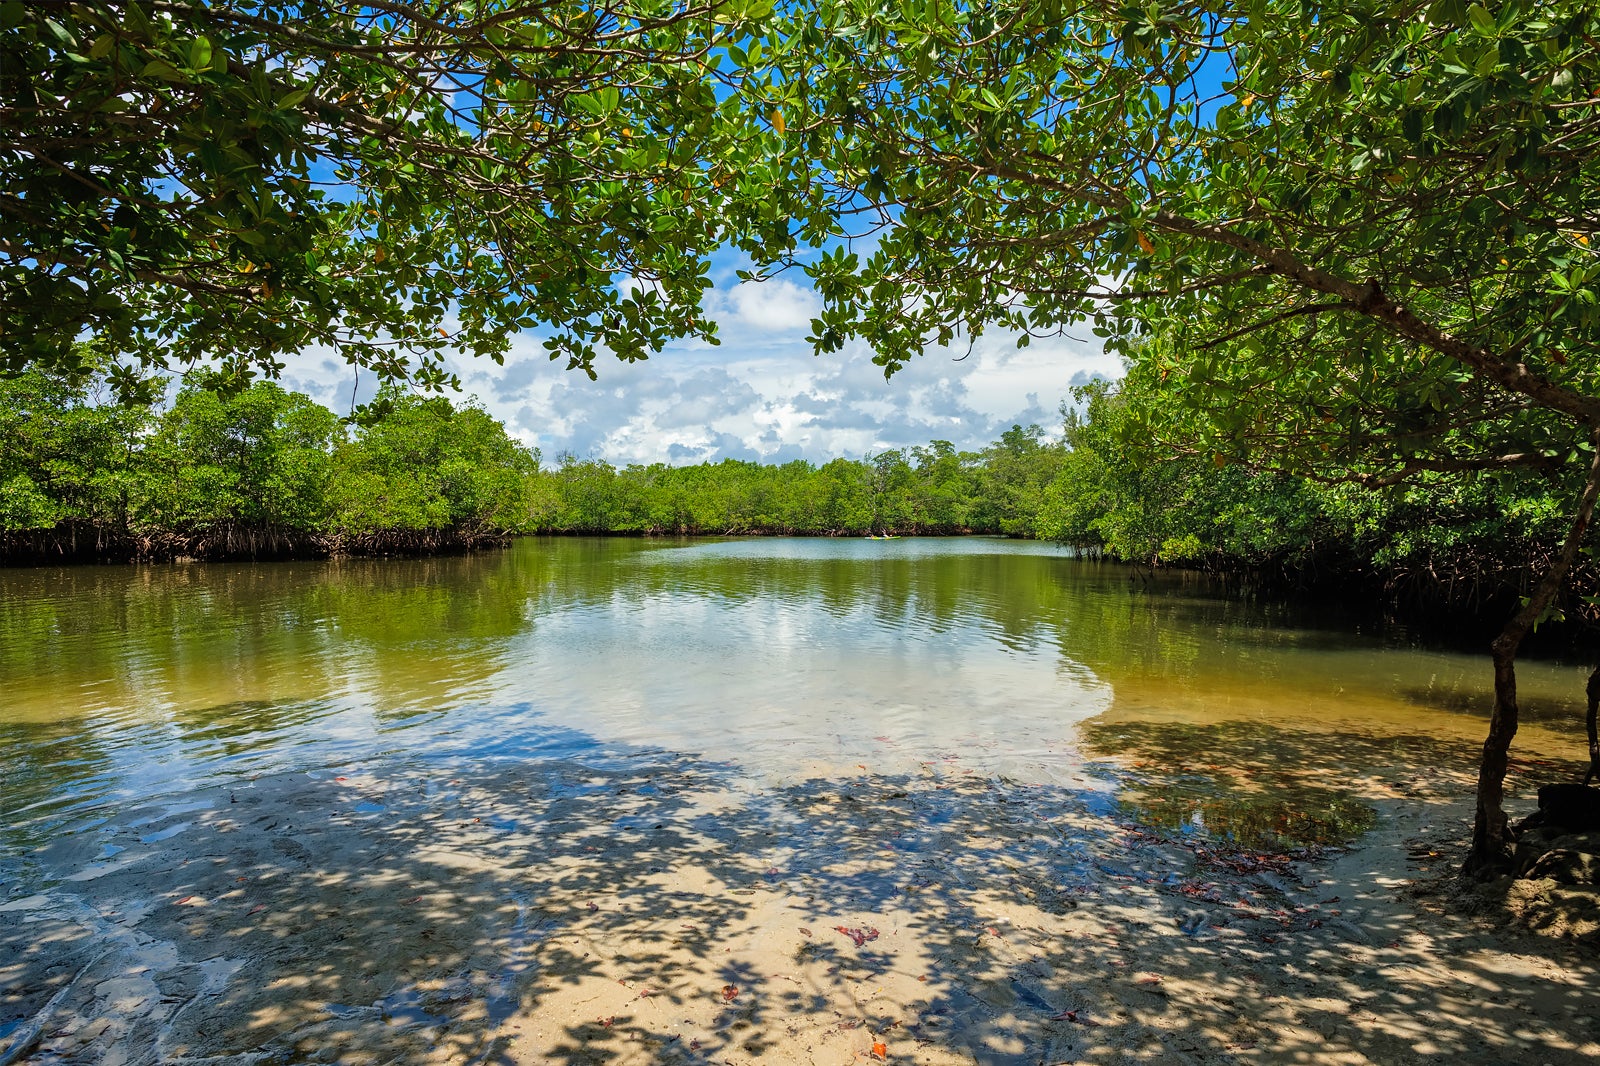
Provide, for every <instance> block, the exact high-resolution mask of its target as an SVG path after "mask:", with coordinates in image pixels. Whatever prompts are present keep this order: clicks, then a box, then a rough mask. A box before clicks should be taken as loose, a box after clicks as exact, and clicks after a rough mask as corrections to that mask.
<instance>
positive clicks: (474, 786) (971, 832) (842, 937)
mask: <svg viewBox="0 0 1600 1066" xmlns="http://www.w3.org/2000/svg"><path fill="white" fill-rule="evenodd" d="M1458 777H1459V775H1456V776H1445V775H1435V776H1432V777H1429V778H1427V779H1426V780H1424V779H1423V778H1422V777H1421V775H1418V776H1417V777H1416V778H1415V779H1413V780H1407V781H1398V782H1395V783H1394V788H1393V789H1392V791H1391V793H1390V794H1386V795H1372V796H1370V797H1367V798H1368V799H1369V801H1370V802H1373V803H1374V805H1375V806H1376V807H1377V809H1378V811H1379V820H1378V825H1377V827H1376V828H1375V829H1374V830H1372V831H1371V832H1369V833H1368V834H1367V835H1366V836H1364V837H1363V838H1362V839H1361V840H1360V841H1358V842H1357V843H1356V844H1355V845H1354V846H1352V847H1350V848H1347V849H1336V850H1330V851H1328V852H1326V853H1325V854H1323V855H1322V857H1321V858H1317V859H1300V860H1293V859H1289V858H1283V857H1277V856H1270V855H1268V856H1260V855H1257V856H1253V857H1252V856H1249V855H1241V854H1239V853H1236V852H1232V851H1230V850H1229V849H1218V848H1215V847H1214V846H1212V845H1208V844H1206V843H1205V842H1204V841H1197V840H1194V839H1190V840H1175V839H1173V838H1172V837H1170V836H1163V835H1160V834H1157V833H1154V832H1150V831H1146V830H1141V829H1138V828H1136V827H1132V826H1129V825H1128V824H1126V823H1125V822H1122V821H1120V820H1119V819H1118V818H1116V817H1114V816H1113V815H1112V814H1110V813H1108V812H1106V811H1104V810H1097V809H1094V808H1093V807H1092V805H1087V804H1086V802H1085V797H1084V796H1083V794H1081V793H1075V792H1072V791H1071V790H1066V789H1059V788H1053V787H1050V786H1028V785H1019V784H1014V783H1011V782H1008V781H1006V780H1003V779H999V778H993V777H985V776H983V775H980V774H976V773H973V772H971V771H967V770H963V769H962V768H960V767H959V766H957V765H953V764H944V763H938V764H924V765H923V766H922V767H921V769H920V770H919V771H917V772H914V773H905V774H895V775H890V774H873V773H868V772H864V771H857V770H854V769H842V768H841V769H839V770H837V771H836V772H834V773H832V774H828V775H819V776H813V777H806V778H803V779H794V780H790V781H786V782H781V783H776V784H773V785H771V786H767V787H760V788H752V787H750V782H748V781H747V780H741V779H739V777H738V775H736V774H734V773H732V772H730V771H729V770H728V769H727V768H726V767H722V766H719V765H718V764H706V763H703V762H699V761H697V760H695V759H692V758H688V757H684V756H676V755H671V754H665V753H654V754H650V755H646V756H638V757H634V758H631V759H627V760H623V761H621V762H609V763H606V764H601V765H597V764H591V763H589V762H586V761H584V760H571V759H569V760H558V761H549V762H541V763H530V764H526V765H520V766H516V767H501V768H496V769H491V770H483V771H478V772H469V771H466V770H463V769H461V768H459V767H458V768H453V769H451V768H437V769H431V770H424V771H419V770H418V769H417V768H415V767H400V766H396V765H393V764H390V763H382V762H377V763H373V764H370V765H367V766H365V767H352V768H348V769H345V770H342V771H337V772H332V771H330V772H328V773H320V774H314V775H307V774H299V773H279V774H275V775H271V776H264V777H261V778H259V779H257V780H254V781H248V780H241V781H235V782H232V783H224V784H211V785H207V786H204V787H202V788H200V789H197V790H195V791H193V792H191V793H189V794H187V795H185V796H181V797H171V798H169V799H168V800H167V801H163V802H156V803H150V804H145V805H142V806H134V807H132V808H131V809H127V810H123V811H119V812H118V814H117V816H116V819H115V821H108V822H102V823H99V824H96V823H94V822H93V820H90V821H88V822H86V823H85V824H83V825H81V826H79V827H78V828H77V831H75V832H68V833H64V834H61V835H60V836H59V838H58V839H56V840H55V841H54V842H52V843H51V844H49V845H47V846H45V847H42V848H40V849H38V850H37V851H35V852H33V853H31V854H30V855H28V856H27V857H26V861H25V864H24V865H25V867H26V869H25V870H24V871H22V873H21V874H20V877H24V878H26V879H27V883H24V882H23V881H21V880H19V877H16V876H12V877H8V883H6V884H5V885H3V886H0V958H10V959H12V960H14V961H12V962H11V963H9V964H0V1061H6V1060H7V1059H8V1058H9V1059H15V1060H16V1061H20V1062H39V1063H44V1062H50V1063H84V1064H88V1063H94V1064H112V1063H117V1062H122V1061H149V1060H150V1059H151V1058H152V1057H153V1058H154V1059H155V1060H157V1061H164V1062H196V1063H198V1062H200V1061H208V1062H226V1063H238V1064H241V1066H242V1064H244V1063H256V1062H274V1061H335V1060H337V1061H339V1062H349V1063H362V1062H402V1063H436V1062H437V1063H445V1062H449V1063H464V1062H489V1061H493V1062H505V1063H536V1062H537V1063H548V1062H559V1063H573V1064H576V1063H601V1062H628V1063H701V1062H718V1063H720V1062H734V1063H744V1062H754V1061H758V1060H759V1061H772V1062H786V1063H787V1062H798V1063H849V1062H868V1061H879V1060H880V1059H882V1060H885V1061H899V1062H918V1063H930V1064H945V1063H972V1062H975V1061H976V1062H980V1063H983V1064H985V1066H988V1064H990V1063H996V1064H1007V1066H1009V1064H1016V1066H1022V1064H1024V1063H1026V1064H1029V1066H1035V1064H1037V1063H1039V1062H1048V1063H1056V1062H1066V1061H1088V1062H1094V1061H1135V1060H1148V1061H1159V1062H1196V1063H1198V1062H1289V1061H1304V1060H1305V1059H1306V1058H1311V1057H1314V1058H1315V1059H1316V1061H1318V1062H1326V1063H1369V1062H1370V1063H1384V1064H1391V1063H1403V1062H1425V1061H1442V1057H1443V1056H1448V1057H1449V1058H1450V1059H1451V1060H1454V1061H1458V1062H1464V1063H1490V1062H1504V1061H1508V1060H1511V1059H1517V1060H1523V1059H1525V1060H1526V1061H1530V1062H1550V1063H1568V1062H1571V1063H1578V1062H1587V1061H1592V1060H1593V1059H1594V1058H1595V1057H1596V1056H1600V1028H1597V1023H1596V1021H1595V1019H1596V1018H1597V1017H1600V1009H1597V1008H1600V981H1597V980H1596V978H1597V977H1600V969H1597V967H1596V964H1595V960H1594V956H1593V954H1592V949H1590V950H1587V951H1586V949H1583V948H1580V947H1577V946H1574V945H1571V944H1566V943H1563V942H1559V941H1551V940H1548V939H1538V938H1533V937H1530V936H1527V935H1524V934H1521V933H1518V932H1516V931H1514V930H1511V929H1506V928H1501V929H1491V928H1489V927H1487V926H1485V925H1484V924H1482V923H1480V922H1473V921H1469V920H1464V919H1461V918H1459V917H1458V916H1454V915H1452V914H1447V913H1443V912H1441V911H1439V909H1438V908H1436V907H1434V908H1430V907H1429V906H1424V905H1421V903H1420V902H1419V897H1418V894H1417V891H1416V890H1417V887H1418V886H1419V885H1422V886H1423V887H1424V888H1425V887H1426V885H1427V883H1428V882H1429V880H1430V879H1432V878H1436V877H1437V874H1438V872H1439V871H1438V870H1437V869H1434V868H1431V867H1430V865H1429V864H1430V863H1431V862H1434V861H1435V860H1432V859H1430V858H1429V856H1428V852H1430V851H1434V850H1435V849H1434V848H1433V847H1432V846H1431V845H1429V844H1428V842H1429V841H1437V840H1442V839H1445V838H1448V837H1451V836H1453V835H1456V834H1459V833H1460V832H1462V831H1463V827H1464V825H1465V821H1464V819H1465V816H1466V814H1467V813H1469V811H1470V807H1469V806H1468V805H1467V804H1466V803H1465V800H1464V798H1463V793H1462V782H1461V781H1460V780H1458V779H1457V778H1458ZM1408 841H1410V842H1413V844H1414V845H1415V846H1412V847H1410V848H1408V847H1407V846H1406V845H1407V842H1408ZM1419 848H1420V850H1419ZM1436 853H1437V852H1436ZM30 1033H31V1034H32V1035H30ZM21 1042H27V1043H28V1044H29V1046H28V1047H27V1048H26V1049H24V1048H23V1047H22V1046H21ZM8 1048H9V1051H8V1050H5V1049H8ZM8 1066H9V1063H8Z"/></svg>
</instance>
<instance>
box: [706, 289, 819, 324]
mask: <svg viewBox="0 0 1600 1066" xmlns="http://www.w3.org/2000/svg"><path fill="white" fill-rule="evenodd" d="M717 295H718V296H719V297H720V299H718V300H717V304H718V305H720V306H719V307H714V308H712V314H713V317H715V318H717V319H718V320H719V321H720V322H727V320H728V319H729V318H730V317H731V318H732V319H733V320H734V324H736V325H738V326H742V327H745V328H747V329H752V330H760V331H770V332H774V333H792V332H796V331H799V332H802V333H803V332H804V331H806V330H808V329H810V328H811V320H812V319H813V318H815V317H817V315H819V314H821V313H822V300H821V299H820V298H819V297H818V296H817V294H816V292H815V291H813V290H812V289H809V288H806V287H804V286H801V285H797V284H795V283H794V282H792V281H790V280H789V279H788V278H773V279H771V280H768V281H745V282H740V283H739V284H738V285H735V286H734V287H733V289H732V290H718V292H717ZM719 310H721V311H723V313H722V314H718V313H717V312H718V311H719Z"/></svg>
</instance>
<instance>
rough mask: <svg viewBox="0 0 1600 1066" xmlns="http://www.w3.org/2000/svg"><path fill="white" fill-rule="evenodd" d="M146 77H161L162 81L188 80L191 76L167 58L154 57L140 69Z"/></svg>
mask: <svg viewBox="0 0 1600 1066" xmlns="http://www.w3.org/2000/svg"><path fill="white" fill-rule="evenodd" d="M139 73H140V75H141V76H143V77H146V78H160V79H161V80H162V81H174V82H186V81H188V80H189V76H188V75H187V74H185V73H184V72H183V71H181V70H179V69H178V68H177V67H175V66H173V65H172V64H171V63H169V62H167V61H166V60H165V59H152V60H151V61H150V62H148V63H146V64H145V65H144V69H143V70H141V71H139Z"/></svg>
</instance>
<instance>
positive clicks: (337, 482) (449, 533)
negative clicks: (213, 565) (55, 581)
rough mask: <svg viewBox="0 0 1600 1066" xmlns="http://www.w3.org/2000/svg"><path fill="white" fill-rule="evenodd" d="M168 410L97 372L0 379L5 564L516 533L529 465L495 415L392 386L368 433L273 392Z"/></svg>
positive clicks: (259, 389) (455, 543) (385, 547)
mask: <svg viewBox="0 0 1600 1066" xmlns="http://www.w3.org/2000/svg"><path fill="white" fill-rule="evenodd" d="M209 384H212V382H211V381H209V380H207V379H206V378H205V377H198V378H191V379H189V380H187V381H186V382H185V383H184V385H183V387H182V388H181V389H180V390H179V391H178V393H177V396H176V397H175V398H174V400H173V402H172V403H171V405H170V406H169V407H166V408H165V409H161V408H160V407H158V406H157V405H155V404H153V403H151V404H143V405H129V404H119V403H114V402H106V400H107V393H109V392H110V391H111V390H110V387H109V386H108V384H107V380H106V377H105V376H104V375H100V374H77V373H55V372H51V371H46V370H43V369H40V368H35V369H33V370H30V371H28V372H26V373H24V374H21V375H18V376H14V377H7V378H0V555H3V556H5V557H9V558H11V559H13V560H22V561H28V560H43V559H50V558H56V559H60V558H114V559H115V558H169V557H173V556H197V557H199V556H208V557H228V556H249V557H260V556H271V555H291V554H318V553H327V552H336V551H348V550H367V551H392V550H412V549H429V548H441V547H470V546H472V545H473V544H478V543H483V542H485V541H492V540H495V539H498V538H501V537H503V536H504V535H506V534H507V533H508V532H511V531H513V530H515V529H516V528H517V527H518V523H519V522H520V520H521V511H520V510H519V507H520V502H521V499H522V478H523V477H525V476H526V475H527V473H528V472H529V471H530V470H531V469H533V467H534V464H535V461H534V459H533V457H532V456H531V455H530V454H529V453H528V452H527V451H526V450H525V449H523V448H522V447H521V446H520V445H518V444H517V443H516V442H515V441H513V440H511V439H510V438H509V437H508V436H507V435H506V433H505V429H504V427H502V426H501V425H500V424H499V423H498V422H496V421H495V420H494V419H492V418H490V417H489V416H488V415H486V414H485V413H484V412H483V411H482V410H479V409H477V408H475V407H471V406H466V407H457V406H456V405H453V404H451V403H450V402H449V401H448V400H444V399H431V400H430V399H422V398H420V397H415V396H410V395H403V394H400V393H397V392H390V393H385V394H384V395H383V396H382V397H381V398H380V403H378V404H376V405H374V410H375V411H376V412H380V414H379V416H378V417H375V418H374V419H372V420H370V421H369V422H368V424H365V425H356V426H354V427H351V426H347V425H346V424H345V423H344V422H342V421H340V420H339V419H338V418H337V417H335V416H334V414H333V413H332V412H330V411H328V410H327V409H326V408H324V407H322V406H320V405H319V404H316V403H314V402H313V401H311V400H310V399H309V398H307V397H305V396H303V395H300V394H298V393H292V392H286V391H285V390H283V389H282V388H280V387H279V386H277V385H275V384H272V383H270V382H257V383H256V384H254V385H252V386H250V387H249V388H247V389H243V390H237V391H235V390H228V391H220V392H219V391H216V390H214V389H212V388H209V387H207V386H208V385H209Z"/></svg>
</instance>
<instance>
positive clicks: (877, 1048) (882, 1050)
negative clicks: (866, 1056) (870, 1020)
mask: <svg viewBox="0 0 1600 1066" xmlns="http://www.w3.org/2000/svg"><path fill="white" fill-rule="evenodd" d="M872 1057H873V1058H875V1059H879V1060H886V1059H888V1057H889V1045H888V1044H885V1043H884V1042H883V1041H882V1040H878V1041H874V1042H873V1045H872Z"/></svg>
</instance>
